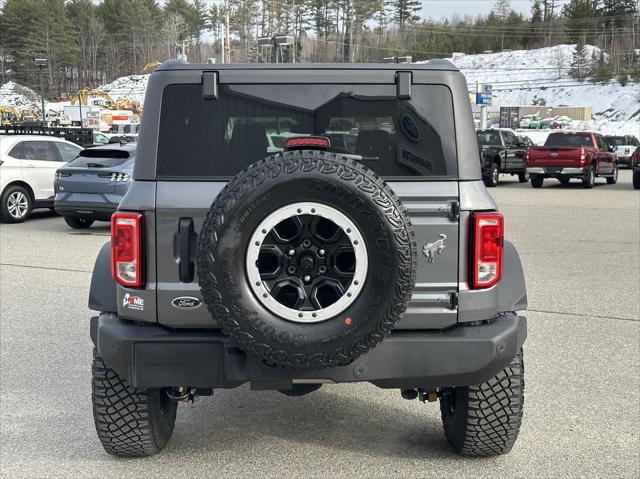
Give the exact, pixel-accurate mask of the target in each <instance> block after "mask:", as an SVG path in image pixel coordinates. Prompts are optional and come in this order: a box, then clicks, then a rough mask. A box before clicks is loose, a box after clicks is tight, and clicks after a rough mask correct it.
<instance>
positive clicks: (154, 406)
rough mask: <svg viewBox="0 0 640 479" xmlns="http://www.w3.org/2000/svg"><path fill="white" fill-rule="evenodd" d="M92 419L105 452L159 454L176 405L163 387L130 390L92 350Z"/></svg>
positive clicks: (166, 437) (168, 435) (125, 455)
mask: <svg viewBox="0 0 640 479" xmlns="http://www.w3.org/2000/svg"><path fill="white" fill-rule="evenodd" d="M91 372H92V379H93V384H92V394H91V402H92V403H93V418H94V420H95V425H96V431H97V433H98V437H99V438H100V442H102V446H103V447H104V449H105V451H107V452H108V453H109V454H113V455H114V456H123V457H144V456H152V455H154V454H157V453H159V452H160V451H161V450H162V449H163V448H164V447H165V446H166V444H167V442H168V441H169V439H170V438H171V434H172V433H173V426H174V424H175V421H176V410H177V406H178V404H177V403H176V402H175V401H172V400H171V399H169V397H168V396H167V394H166V392H165V391H164V390H163V389H133V388H132V387H130V386H129V384H128V383H127V381H126V380H125V379H122V378H121V377H120V376H118V374H117V373H116V372H115V371H114V370H113V369H110V368H109V367H107V366H106V365H105V364H104V361H103V360H102V358H101V357H100V355H99V353H98V351H97V350H95V349H94V350H93V367H92V368H91Z"/></svg>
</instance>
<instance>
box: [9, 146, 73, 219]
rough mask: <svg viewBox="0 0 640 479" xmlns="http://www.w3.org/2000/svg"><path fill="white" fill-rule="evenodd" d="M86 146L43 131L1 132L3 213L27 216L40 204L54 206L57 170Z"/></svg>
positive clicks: (18, 216)
mask: <svg viewBox="0 0 640 479" xmlns="http://www.w3.org/2000/svg"><path fill="white" fill-rule="evenodd" d="M81 150H82V148H80V147H79V146H78V145H76V144H75V143H71V142H69V141H66V140H63V139H61V138H56V137H49V136H42V135H0V192H1V193H0V216H1V217H2V219H3V220H4V221H6V222H8V223H20V222H22V221H24V220H26V219H27V218H28V217H29V215H30V214H31V212H32V211H33V210H34V209H36V208H53V196H54V192H53V181H54V177H55V173H56V170H57V169H58V168H60V166H61V165H63V164H65V163H67V162H69V161H71V160H72V159H73V158H75V157H76V156H77V155H78V153H79V152H80V151H81Z"/></svg>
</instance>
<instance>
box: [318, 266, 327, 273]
mask: <svg viewBox="0 0 640 479" xmlns="http://www.w3.org/2000/svg"><path fill="white" fill-rule="evenodd" d="M318 271H320V272H321V273H326V272H327V268H326V267H324V266H320V267H319V268H318Z"/></svg>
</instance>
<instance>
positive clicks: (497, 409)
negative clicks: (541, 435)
mask: <svg viewBox="0 0 640 479" xmlns="http://www.w3.org/2000/svg"><path fill="white" fill-rule="evenodd" d="M523 407H524V359H523V354H522V351H520V352H519V353H518V354H517V355H516V356H515V357H514V358H513V359H512V360H511V362H510V363H509V365H508V366H507V367H506V368H504V369H503V370H502V371H500V372H499V373H498V374H497V375H496V376H495V377H493V378H491V379H489V380H488V381H487V382H484V383H482V384H480V385H478V386H468V387H457V388H452V389H448V390H445V391H443V393H442V395H441V397H440V412H441V414H442V424H443V426H444V433H445V436H446V438H447V441H449V444H451V446H452V447H453V448H454V449H455V451H456V452H458V453H460V454H463V455H467V456H495V455H498V454H505V453H507V452H509V451H510V450H511V448H512V447H513V444H514V443H515V442H516V438H517V437H518V431H519V430H520V424H521V422H522V411H523Z"/></svg>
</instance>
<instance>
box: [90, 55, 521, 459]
mask: <svg viewBox="0 0 640 479" xmlns="http://www.w3.org/2000/svg"><path fill="white" fill-rule="evenodd" d="M144 106H145V112H144V121H143V124H142V130H141V134H140V137H139V142H138V146H137V154H136V160H135V166H134V170H133V181H132V183H131V187H130V189H129V191H128V193H127V194H126V195H125V197H124V198H123V200H122V202H121V203H120V206H119V209H118V211H117V212H116V213H115V214H114V215H113V217H112V223H111V228H112V230H111V242H110V243H109V244H106V245H105V246H104V247H103V248H102V250H101V251H100V253H99V255H98V258H97V260H96V264H95V268H94V272H93V277H92V281H91V291H90V298H89V306H90V308H91V309H93V310H95V311H98V314H97V316H95V317H93V318H91V340H92V342H93V344H94V345H95V349H94V358H93V369H92V373H93V389H92V391H93V393H92V400H93V412H94V416H95V425H96V429H97V432H98V436H99V438H100V440H101V442H102V444H103V445H104V448H105V449H106V450H107V452H109V453H111V454H115V455H119V456H147V455H151V454H155V453H158V452H159V451H160V450H161V449H162V448H163V447H164V446H165V445H166V444H167V442H168V441H169V438H170V436H171V434H172V432H173V427H174V423H175V420H176V412H177V406H178V403H179V402H186V401H190V400H192V399H193V398H194V397H196V396H197V395H199V396H208V395H212V394H213V392H214V391H215V389H216V388H235V387H237V386H240V385H242V384H245V383H249V385H250V387H251V389H254V390H277V391H281V392H282V393H284V394H287V395H292V396H299V395H303V394H307V393H311V392H313V391H315V390H316V389H318V388H319V387H321V385H322V384H324V383H349V382H356V381H366V382H370V383H372V384H374V385H376V386H379V387H381V388H394V389H399V390H400V392H401V395H402V397H404V398H405V399H416V398H417V399H420V400H422V401H437V400H439V401H440V409H441V414H442V421H443V425H444V433H445V436H446V438H447V440H448V441H449V443H450V444H451V446H452V448H453V449H454V450H455V451H457V452H458V453H462V454H469V455H481V456H487V455H495V454H502V453H505V452H508V451H509V450H510V449H511V447H512V446H513V444H514V442H515V440H516V436H517V434H518V430H519V427H520V423H521V418H522V411H523V390H524V378H523V373H524V365H523V356H522V345H523V343H524V341H525V337H526V319H525V318H524V317H521V316H518V315H517V314H516V313H515V312H516V311H518V310H522V309H525V308H526V302H527V299H526V298H527V296H526V291H525V283H524V277H523V271H522V266H521V263H520V259H519V256H518V253H517V252H516V250H515V248H514V247H513V245H512V244H511V243H509V242H508V241H505V240H504V220H503V217H502V215H501V214H500V213H498V212H497V208H496V205H495V203H494V202H493V200H492V199H491V196H489V194H488V193H487V192H486V190H485V186H484V185H483V183H482V176H481V171H480V165H479V162H478V145H477V141H476V135H475V132H474V127H473V121H472V116H471V108H470V104H469V99H468V93H467V85H466V82H465V79H464V77H463V75H462V74H461V73H460V72H459V71H458V70H457V69H456V68H455V67H454V66H453V65H452V64H451V63H448V62H446V61H438V60H436V61H430V62H428V63H426V64H420V65H417V64H416V65H397V64H389V65H387V64H361V65H345V64H332V65H291V64H285V65H266V64H262V65H190V64H186V63H184V62H176V61H172V62H168V63H165V64H163V65H162V66H160V67H159V68H158V69H157V70H156V72H155V73H154V74H153V75H152V76H151V78H150V80H149V85H148V89H147V94H146V100H145V103H144Z"/></svg>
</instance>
